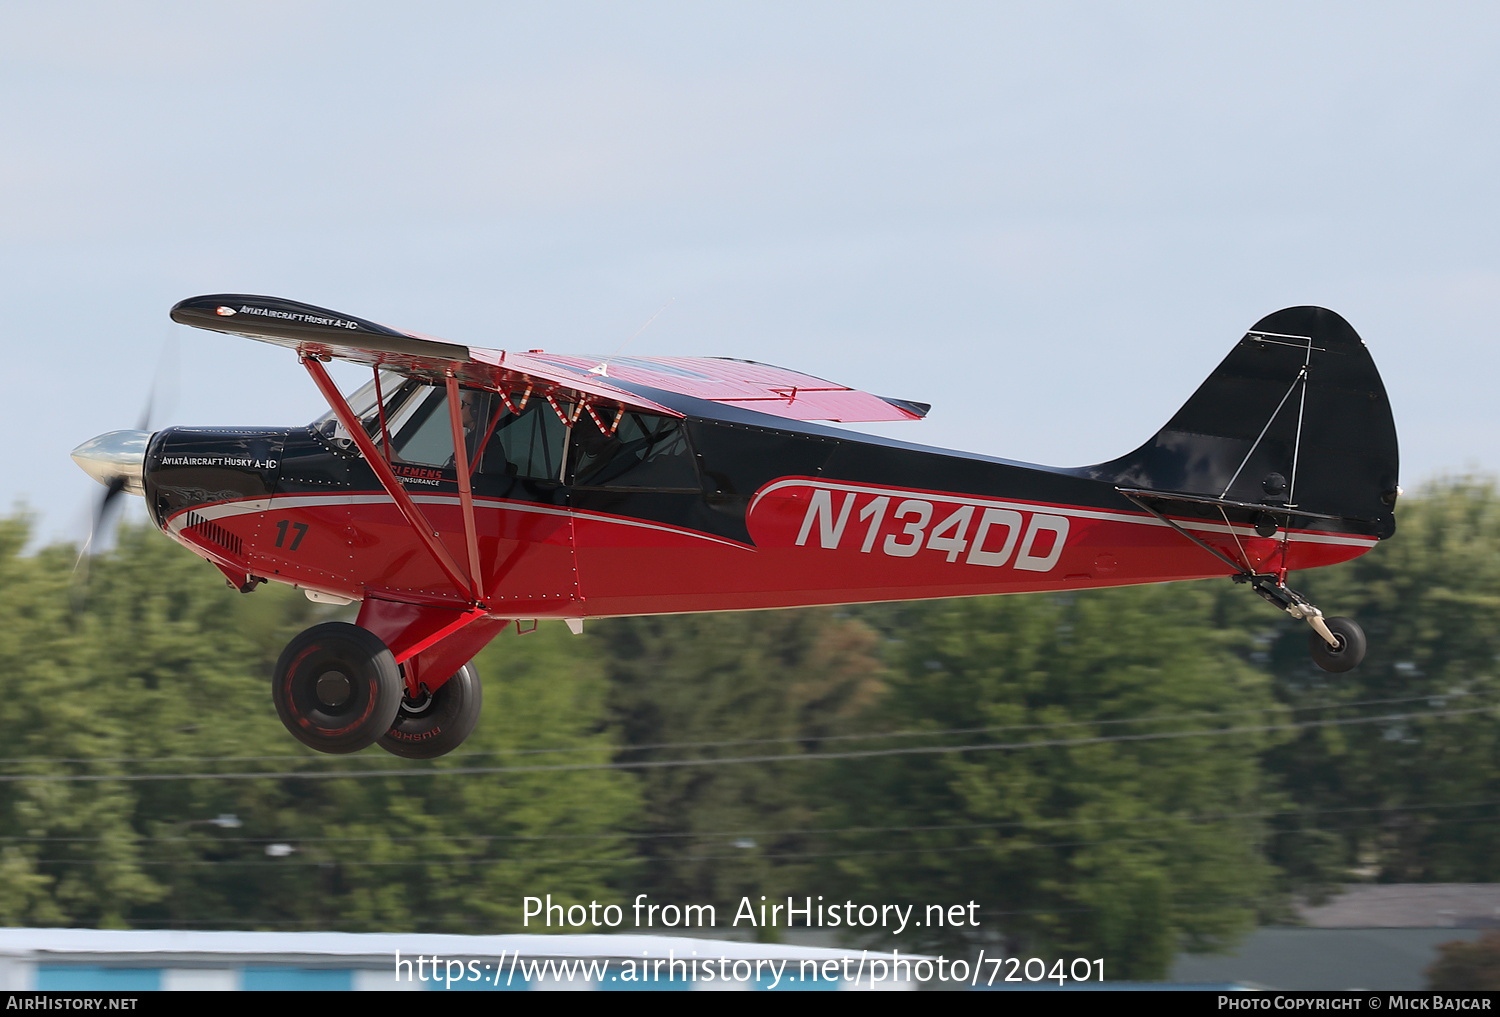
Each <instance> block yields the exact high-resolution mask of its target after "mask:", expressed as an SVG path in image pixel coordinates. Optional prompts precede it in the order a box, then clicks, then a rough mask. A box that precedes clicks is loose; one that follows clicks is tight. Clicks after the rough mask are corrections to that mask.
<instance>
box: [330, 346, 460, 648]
mask: <svg viewBox="0 0 1500 1017" xmlns="http://www.w3.org/2000/svg"><path fill="white" fill-rule="evenodd" d="M301 359H302V366H303V367H305V368H307V373H308V374H310V375H311V376H312V380H313V383H314V384H316V385H317V386H318V390H319V391H320V392H322V393H323V398H325V399H327V400H328V405H329V407H331V408H332V409H333V412H334V415H335V416H336V417H338V421H339V423H340V424H342V425H343V426H344V430H345V431H347V432H348V433H349V436H350V437H352V438H353V439H354V443H355V444H356V445H357V446H359V451H360V454H361V455H363V456H364V457H365V461H366V462H367V463H369V464H370V469H372V470H374V471H375V476H376V478H378V479H379V481H380V486H381V487H383V488H385V490H386V493H387V494H389V495H390V496H391V500H392V501H394V502H395V503H396V508H397V509H398V510H399V511H400V512H401V515H402V517H403V518H404V519H405V520H406V522H407V525H409V526H410V527H411V529H412V532H413V533H415V534H416V536H417V540H418V541H419V542H420V543H421V545H422V547H423V548H424V549H425V550H426V551H427V553H428V554H429V555H431V556H432V560H433V561H434V562H436V563H437V566H438V568H439V569H441V570H442V572H443V574H444V575H445V576H447V577H448V580H449V581H450V582H451V583H452V584H453V585H454V586H455V587H456V588H457V589H458V592H459V593H460V595H462V597H463V599H464V602H465V604H466V608H465V610H464V611H463V612H462V613H461V614H460V615H459V616H458V618H456V619H455V620H454V621H453V622H452V623H450V624H449V625H446V626H444V627H443V628H441V629H439V630H438V631H436V632H434V633H432V634H431V635H429V636H428V637H427V638H426V639H423V640H422V641H420V642H418V643H416V644H414V645H412V646H410V647H407V648H406V649H405V650H404V652H402V653H401V654H400V655H399V656H398V657H397V659H396V663H398V664H400V663H402V662H403V661H405V660H407V659H409V658H411V657H414V656H416V654H418V653H420V652H421V651H422V650H425V649H427V648H428V647H429V646H432V645H433V644H435V643H436V642H437V641H438V640H440V639H443V638H445V637H447V636H449V635H451V634H452V633H454V632H457V631H458V630H459V629H461V628H463V627H465V626H466V625H468V624H469V623H470V622H474V621H477V620H479V619H480V618H483V617H484V616H485V615H486V614H487V613H488V611H489V609H488V607H487V606H486V605H485V597H484V578H483V576H482V575H481V573H480V567H479V539H478V535H477V532H476V531H475V528H474V494H473V491H472V489H471V488H470V486H469V463H468V450H467V448H466V446H465V442H464V431H463V423H462V421H461V419H460V417H459V398H458V381H457V379H456V378H455V377H454V374H453V372H452V371H451V370H450V371H448V372H447V378H446V383H447V387H448V422H449V424H450V426H451V427H452V429H453V456H454V465H455V466H456V467H457V470H458V501H459V506H460V508H461V510H462V513H463V525H464V543H465V545H466V550H467V552H468V561H469V568H468V573H467V575H466V574H465V572H464V569H463V567H462V566H460V565H459V563H458V562H457V561H455V560H454V558H453V555H452V554H450V553H449V552H448V548H447V547H445V546H444V545H443V542H442V538H441V537H440V536H439V535H438V531H437V529H436V527H434V526H433V525H432V523H430V522H429V521H428V520H427V517H426V516H425V515H423V513H422V510H421V509H420V508H418V507H417V504H416V502H414V501H412V498H411V495H409V494H407V493H406V488H405V487H403V486H402V484H401V481H400V480H399V479H398V478H397V477H396V474H395V472H394V471H393V470H392V469H391V467H390V464H389V463H388V462H387V461H386V458H385V456H383V455H381V453H380V450H379V449H377V448H376V447H375V443H374V442H373V441H371V440H370V436H369V435H368V434H367V433H366V432H365V429H364V427H363V426H362V425H361V424H360V422H359V421H358V420H357V419H356V418H355V416H354V412H353V411H352V410H350V409H349V404H348V402H346V401H345V400H344V396H343V394H342V393H341V392H339V390H338V386H336V385H335V384H334V383H333V379H332V378H330V377H329V376H328V372H327V371H326V370H324V368H323V365H322V364H321V363H320V362H319V360H318V358H317V357H316V356H314V355H312V354H307V353H304V354H302V357H301ZM377 372H378V368H377ZM384 424H385V422H384V420H383V419H382V421H381V426H382V428H383V427H384Z"/></svg>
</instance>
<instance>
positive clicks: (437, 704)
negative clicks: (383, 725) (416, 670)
mask: <svg viewBox="0 0 1500 1017" xmlns="http://www.w3.org/2000/svg"><path fill="white" fill-rule="evenodd" d="M422 691H423V692H424V695H423V696H422V697H421V698H420V699H411V698H409V697H403V698H402V700H401V707H400V709H399V710H398V711H397V712H396V719H395V720H394V721H393V722H392V723H391V725H390V730H388V731H386V732H385V734H383V735H381V736H380V747H381V748H382V749H385V750H386V751H387V752H389V753H391V754H392V755H394V756H402V757H404V758H406V759H436V758H437V757H438V756H444V755H447V754H448V753H450V752H452V751H453V750H454V749H456V748H458V747H459V745H461V744H463V740H464V739H465V738H467V737H469V734H470V733H471V732H472V731H473V730H474V725H475V724H477V723H479V711H480V708H481V707H482V706H483V705H484V694H483V690H482V689H481V687H480V685H479V676H478V675H477V674H475V673H474V665H473V664H465V665H464V666H463V667H461V668H459V669H458V671H457V673H455V674H454V675H453V677H452V678H449V679H448V680H447V681H445V682H443V684H442V685H440V686H438V690H437V691H436V692H432V693H427V690H426V688H425V687H424V688H423V690H422Z"/></svg>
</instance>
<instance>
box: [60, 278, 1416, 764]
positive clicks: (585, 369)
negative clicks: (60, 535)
mask: <svg viewBox="0 0 1500 1017" xmlns="http://www.w3.org/2000/svg"><path fill="white" fill-rule="evenodd" d="M172 318H173V320H175V321H178V322H181V323H183V324H187V325H194V326H197V327H199V328H207V329H213V330H215V331H219V332H227V333H231V334H234V335H242V336H246V337H249V338H252V339H258V340H262V341H265V342H270V343H275V344H277V345H280V346H285V347H288V348H290V349H292V350H295V351H296V353H297V356H298V358H299V359H300V361H301V363H302V365H303V366H304V367H305V368H306V370H307V371H308V373H309V374H310V375H311V376H312V378H313V381H314V382H315V383H316V384H317V386H318V388H319V389H320V390H321V391H322V393H323V395H324V396H325V397H326V398H327V400H328V403H329V406H330V408H331V411H330V412H329V413H328V414H326V415H325V416H323V417H321V418H319V419H318V420H316V421H314V422H313V423H312V424H310V425H308V426H306V427H292V428H222V427H220V428H187V427H172V428H167V429H165V430H161V431H157V432H156V433H155V434H147V433H146V432H144V431H113V432H110V433H109V434H105V435H100V436H99V437H97V438H95V439H93V440H92V441H89V442H86V443H85V444H83V445H81V446H79V448H78V449H76V450H75V451H74V452H73V458H74V459H75V460H76V461H78V463H79V465H80V466H82V467H83V468H84V469H85V470H87V471H88V472H89V473H90V474H91V475H92V476H94V477H95V478H96V479H98V480H99V481H100V482H101V483H104V484H105V485H106V486H107V487H109V489H110V492H111V493H115V492H118V491H121V490H126V491H131V492H134V493H140V494H144V496H145V498H146V502H147V505H148V506H149V509H150V512H151V516H152V518H153V519H154V520H155V522H156V524H157V525H158V526H160V527H161V528H162V529H163V530H164V531H165V532H166V533H167V535H168V536H170V537H172V538H173V539H174V540H176V541H178V542H179V543H181V544H183V545H184V546H185V547H187V548H189V549H191V550H192V551H193V552H194V553H196V554H198V555H201V556H202V557H204V558H206V559H208V560H209V561H210V562H212V563H213V564H214V565H215V566H217V567H218V568H219V569H220V570H221V571H222V572H223V573H224V575H225V576H226V577H228V579H229V582H230V583H231V584H232V585H233V586H235V587H236V588H238V589H239V590H241V591H242V592H247V593H248V592H249V591H251V590H253V589H254V588H255V587H256V586H257V585H258V584H260V583H263V582H267V581H270V582H280V583H288V584H291V585H293V586H296V587H299V588H301V589H302V590H304V591H305V592H306V594H307V596H308V597H310V598H311V599H313V600H316V601H320V602H332V603H351V602H355V601H358V602H359V605H360V606H359V615H358V619H357V621H356V623H355V624H348V623H343V622H329V623H324V624H321V625H317V626H314V627H313V628H311V629H308V630H307V631H306V632H303V633H302V634H301V635H299V636H298V637H297V638H296V639H294V640H293V641H292V642H291V644H290V645H289V646H288V647H287V648H286V651H285V652H284V653H283V654H282V656H281V659H280V661H279V662H278V663H277V666H276V672H275V676H274V680H273V683H272V698H273V699H274V701H275V703H276V708H277V711H278V713H279V714H280V716H281V719H282V720H283V722H285V724H286V726H287V729H288V730H289V731H291V733H292V734H293V735H294V736H296V737H297V738H298V739H299V740H301V741H302V742H303V743H305V744H307V745H310V746H312V747H313V748H316V749H319V750H321V751H324V752H353V751H356V750H359V749H362V748H365V747H366V746H368V745H370V744H372V743H378V744H379V745H381V746H382V747H383V748H385V749H387V750H388V751H391V752H393V753H395V754H397V755H400V756H406V757H414V758H430V757H434V756H439V755H442V754H443V753H446V752H449V751H451V750H452V749H453V748H455V747H456V746H457V745H458V744H459V743H460V742H462V741H463V739H464V738H465V737H466V736H467V735H468V733H469V732H470V731H471V730H472V729H473V726H474V723H475V721H476V720H477V718H478V715H479V707H480V685H479V681H478V679H477V677H476V676H475V674H474V672H473V669H472V668H471V667H470V666H469V665H468V661H469V660H470V659H471V658H472V657H473V656H474V655H475V654H476V653H477V652H478V651H479V650H480V649H481V648H483V647H484V645H485V644H486V643H488V642H489V641H490V640H491V639H493V638H494V637H495V636H496V635H497V634H498V633H499V632H501V631H502V630H503V629H504V628H505V627H506V626H507V625H508V624H510V623H512V622H515V623H516V625H517V627H518V628H520V627H521V625H522V621H521V620H523V619H524V620H526V621H531V620H533V619H538V618H560V619H565V620H566V621H567V622H568V624H569V626H570V627H571V628H572V629H573V630H574V631H575V632H577V631H580V630H581V628H582V625H583V620H584V619H586V618H599V617H608V616H617V615H643V614H664V613H678V612H688V611H733V610H746V609H756V608H778V607H795V606H804V605H812V604H848V603H860V602H869V601H889V600H910V599H918V598H926V597H962V596H973V595H976V594H997V593H1027V592H1035V591H1045V590H1073V589H1087V588H1092V587H1102V586H1123V585H1127V584H1132V583H1158V582H1166V581H1171V580H1179V579H1202V578H1207V577H1213V576H1229V577H1231V578H1233V579H1234V580H1236V581H1238V582H1245V583H1248V584H1249V585H1250V586H1251V587H1252V588H1253V589H1254V590H1255V591H1256V592H1257V593H1259V594H1260V595H1261V596H1262V597H1264V598H1265V599H1266V600H1268V601H1270V602H1271V603H1273V604H1276V605H1277V606H1279V607H1281V608H1283V609H1285V610H1286V611H1288V612H1289V613H1290V614H1292V615H1293V616H1294V617H1297V618H1304V619H1306V620H1307V621H1308V622H1309V623H1310V624H1311V625H1312V627H1313V629H1314V632H1313V633H1312V635H1311V640H1310V641H1311V647H1312V653H1313V657H1314V659H1315V660H1316V661H1317V663H1318V664H1319V665H1320V666H1322V667H1323V668H1325V669H1327V670H1330V671H1345V670H1348V669H1349V668H1351V667H1354V666H1355V665H1356V664H1358V663H1359V660H1360V659H1361V658H1362V657H1363V655H1364V650H1365V640H1364V634H1363V633H1362V632H1361V631H1360V629H1359V626H1358V625H1356V624H1355V623H1354V622H1352V621H1350V620H1348V619H1344V618H1325V617H1324V616H1323V614H1322V612H1321V611H1319V610H1318V609H1317V608H1316V607H1314V606H1313V605H1312V604H1310V603H1309V602H1308V601H1307V600H1306V599H1305V598H1304V597H1302V596H1301V595H1299V594H1298V593H1296V592H1295V591H1293V590H1292V589H1290V588H1288V587H1287V585H1286V577H1287V573H1288V572H1290V571H1293V570H1300V569H1308V568H1316V567H1319V566H1323V565H1331V564H1334V563H1335V562H1341V561H1347V560H1349V559H1351V558H1354V557H1356V556H1358V555H1360V554H1363V553H1364V552H1365V551H1367V550H1369V549H1370V548H1371V547H1373V546H1374V545H1375V543H1376V541H1378V540H1381V539H1383V538H1385V537H1389V536H1390V535H1391V534H1392V533H1393V532H1394V530H1395V519H1394V515H1393V507H1394V505H1395V502H1396V497H1397V495H1398V494H1399V493H1400V488H1399V487H1398V486H1397V448H1396V431H1395V425H1394V423H1393V421H1392V418H1391V410H1390V403H1389V401H1388V400H1387V398H1386V394H1385V389H1384V386H1383V385H1382V384H1381V381H1380V376H1379V374H1378V373H1377V371H1376V369H1375V364H1374V362H1373V361H1372V360H1371V358H1370V354H1369V352H1368V351H1367V350H1366V348H1365V345H1364V343H1363V342H1362V341H1361V340H1360V338H1359V336H1358V335H1357V334H1355V332H1354V330H1353V329H1352V328H1351V327H1350V326H1349V324H1348V323H1347V322H1345V321H1344V319H1343V318H1341V317H1339V316H1338V315H1337V314H1334V313H1333V312H1332V311H1328V310H1324V309H1322V308H1318V307H1293V308H1288V309H1286V310H1283V311H1278V312H1276V313H1275V314H1272V315H1269V316H1268V317H1266V318H1263V319H1262V320H1261V321H1259V322H1257V323H1256V325H1255V327H1254V328H1252V329H1251V330H1250V331H1249V332H1247V333H1245V335H1244V337H1243V338H1241V339H1240V341H1239V342H1238V343H1237V344H1236V345H1235V347H1234V349H1232V350H1231V351H1230V353H1229V356H1228V357H1226V358H1225V360H1224V361H1223V363H1221V364H1220V365H1219V367H1218V368H1217V369H1216V370H1215V371H1214V372H1213V374H1211V375H1210V376H1209V378H1208V380H1207V381H1205V382H1204V383H1203V384H1202V386H1200V387H1199V389H1198V391H1197V392H1195V393H1194V394H1193V396H1192V398H1191V399H1189V400H1188V402H1187V404H1186V405H1185V406H1183V407H1182V409H1180V410H1179V411H1178V412H1177V415H1176V416H1174V417H1173V418H1172V419H1171V420H1170V421H1169V422H1168V423H1167V425H1166V426H1165V427H1163V428H1162V429H1161V430H1160V431H1159V432H1157V434H1156V435H1154V436H1153V437H1152V438H1151V439H1150V440H1149V441H1147V442H1146V443H1145V444H1144V445H1141V446H1140V447H1139V448H1137V449H1136V450H1135V451H1133V452H1130V453H1128V454H1126V455H1124V456H1121V457H1120V458H1118V459H1114V460H1111V461H1109V462H1105V463H1100V464H1098V465H1096V466H1083V467H1078V468H1070V469H1059V468H1052V467H1041V466H1031V465H1028V464H1025V463H1018V462H1011V461H1008V460H1004V459H994V458H990V457H987V456H977V455H969V454H963V453H959V452H949V451H943V450H938V449H932V448H925V447H922V446H918V445H912V444H907V443H905V442H900V441H894V440H889V439H884V438H878V437H872V436H869V435H865V434H858V433H852V432H849V431H846V430H842V429H839V428H836V427H830V426H827V425H826V424H823V423H816V422H815V421H834V422H838V421H872V420H916V419H918V418H920V417H922V416H923V415H924V414H925V413H926V412H927V409H928V407H927V406H926V405H925V404H922V403H914V402H907V401H904V400H900V399H886V398H880V397H877V396H873V395H870V394H868V393H865V392H859V391H855V390H853V389H849V388H845V387H844V386H841V385H836V384H832V383H830V382H826V381H822V380H819V379H817V378H813V377H810V376H808V375H804V374H798V373H797V372H794V371H788V370H783V369H781V368H777V367H770V366H767V365H764V364H757V363H752V362H750V361H744V360H731V359H717V358H696V357H614V358H606V359H601V358H598V357H585V356H557V355H552V354H546V353H543V352H542V351H539V350H532V351H529V352H526V353H515V352H500V351H494V350H486V349H476V348H470V347H466V346H460V345H455V344H452V343H448V342H444V341H442V340H439V339H434V338H432V337H430V336H424V335H421V334H419V333H415V332H407V331H403V330H400V329H394V328H390V327H387V326H385V325H380V324H376V323H374V322H371V321H366V320H364V319H362V318H355V317H351V316H349V315H346V314H341V313H339V312H335V311H329V310H325V309H322V308H318V307H313V306H310V305H307V304H301V303H296V302H293V301H289V300H282V299H279V298H274V297H264V296H247V295H243V294H217V295H212V296H203V297H193V298H191V299H189V300H184V301H182V302H181V303H179V304H178V305H177V306H176V307H174V308H173V309H172ZM334 357H338V358H340V359H343V360H348V361H353V362H355V363H358V364H362V365H365V366H368V367H370V368H371V369H372V377H371V380H370V382H369V383H368V384H366V385H365V386H364V387H363V388H361V389H360V390H359V391H357V392H355V393H354V394H353V395H351V396H348V397H347V398H346V397H345V396H343V395H341V394H340V393H339V391H338V389H337V388H336V387H335V386H334V384H333V382H332V381H331V380H330V379H329V377H328V374H327V373H326V371H325V370H324V368H323V363H324V362H326V361H328V360H330V359H332V358H334Z"/></svg>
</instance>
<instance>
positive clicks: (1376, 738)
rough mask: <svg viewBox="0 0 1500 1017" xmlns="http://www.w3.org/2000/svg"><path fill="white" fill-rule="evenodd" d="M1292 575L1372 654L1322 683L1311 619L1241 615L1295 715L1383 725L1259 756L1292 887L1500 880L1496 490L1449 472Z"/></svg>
mask: <svg viewBox="0 0 1500 1017" xmlns="http://www.w3.org/2000/svg"><path fill="white" fill-rule="evenodd" d="M1291 582H1292V584H1293V585H1294V586H1297V587H1298V588H1301V589H1304V590H1305V591H1306V592H1307V593H1308V595H1309V596H1310V597H1311V598H1312V600H1313V601H1314V603H1317V604H1319V605H1320V606H1322V607H1323V608H1324V610H1326V611H1328V612H1329V613H1331V614H1345V615H1349V616H1352V617H1354V618H1356V619H1357V620H1358V621H1359V622H1360V624H1361V625H1362V626H1363V627H1364V628H1365V631H1366V633H1367V634H1368V636H1369V642H1370V650H1369V655H1368V657H1367V658H1366V659H1365V662H1364V663H1363V664H1361V665H1360V666H1359V667H1358V668H1356V669H1355V670H1353V671H1351V672H1348V673H1347V674H1342V675H1330V674H1325V673H1324V672H1321V671H1319V670H1317V669H1316V668H1315V667H1314V666H1313V665H1312V664H1311V663H1310V662H1309V661H1308V659H1307V640H1308V634H1307V626H1306V625H1305V624H1302V623H1297V622H1293V621H1291V620H1290V619H1282V618H1278V617H1276V616H1274V615H1267V614H1266V613H1265V612H1258V613H1257V616H1256V617H1254V618H1250V617H1249V616H1245V623H1246V624H1248V625H1253V626H1255V627H1257V628H1259V629H1260V634H1261V639H1262V641H1263V642H1264V643H1266V645H1267V656H1268V662H1269V665H1270V668H1271V670H1272V671H1273V673H1274V675H1275V681H1276V691H1277V695H1278V697H1279V698H1280V699H1281V700H1282V701H1283V702H1285V703H1286V704H1288V705H1289V706H1292V707H1297V708H1299V712H1298V713H1297V714H1296V716H1297V717H1298V719H1301V720H1307V719H1313V718H1323V719H1334V718H1343V719H1357V718H1361V717H1380V716H1386V717H1390V718H1391V719H1389V720H1388V721H1381V722H1379V723H1375V724H1369V723H1364V724H1350V725H1340V726H1327V727H1321V728H1310V729H1307V730H1305V731H1303V732H1301V733H1299V734H1298V735H1297V736H1296V737H1295V738H1292V739H1290V740H1288V741H1286V742H1284V743H1282V744H1279V745H1277V746H1275V747H1273V748H1272V749H1271V750H1270V751H1269V752H1268V753H1267V756H1266V768H1267V771H1268V773H1269V774H1271V775H1272V776H1273V777H1274V778H1275V779H1276V780H1278V781H1279V782H1280V783H1281V784H1282V786H1283V787H1285V789H1286V791H1287V793H1288V794H1289V795H1290V796H1292V797H1293V798H1294V799H1295V801H1296V803H1297V811H1296V812H1295V813H1294V814H1291V815H1288V816H1285V817H1282V818H1280V819H1279V820H1278V822H1277V827H1278V830H1277V833H1278V836H1276V837H1275V838H1274V840H1273V841H1272V842H1271V843H1272V850H1271V858H1272V859H1273V860H1274V861H1275V863H1276V864H1278V865H1279V866H1280V867H1282V868H1283V869H1284V870H1285V871H1286V872H1287V873H1288V877H1289V879H1290V880H1291V883H1290V885H1292V886H1294V887H1297V888H1300V889H1304V890H1310V891H1312V892H1315V893H1316V892H1319V891H1320V890H1326V889H1328V888H1331V887H1332V886H1334V885H1336V884H1339V883H1343V882H1347V881H1349V880H1350V879H1351V878H1354V879H1358V878H1373V879H1377V880H1380V881H1391V882H1428V881H1435V882H1488V881H1492V880H1495V879H1500V857H1497V856H1496V855H1495V853H1494V850H1493V840H1494V837H1495V834H1496V832H1497V828H1500V713H1497V710H1496V707H1497V695H1500V667H1497V661H1500V497H1497V494H1496V490H1495V485H1494V481H1493V480H1491V479H1485V478H1473V477H1466V478H1457V479H1449V480H1444V481H1440V482H1438V483H1435V484H1432V485H1430V486H1429V487H1427V488H1425V489H1423V490H1422V491H1420V492H1418V493H1417V494H1415V495H1408V496H1407V497H1405V498H1404V499H1402V501H1401V503H1400V504H1399V505H1398V506H1397V531H1396V535H1395V536H1394V537H1393V538H1392V539H1390V540H1388V541H1385V542H1382V543H1381V544H1380V545H1379V546H1377V547H1376V548H1375V549H1374V550H1372V551H1371V552H1369V553H1368V554H1366V555H1364V556H1363V557H1361V558H1359V559H1356V560H1355V561H1353V562H1350V563H1348V564H1346V565H1341V566H1337V567H1335V568H1330V569H1324V570H1319V571H1317V572H1312V573H1307V574H1305V575H1298V576H1293V577H1292V579H1291ZM1371 701H1375V702H1371ZM1382 701H1383V702H1382ZM1330 703H1332V704H1338V703H1370V705H1368V706H1363V707H1350V708H1346V709H1342V710H1329V709H1326V706H1327V704H1330ZM1460 711H1461V712H1460ZM1403 715H1409V716H1403Z"/></svg>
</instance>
